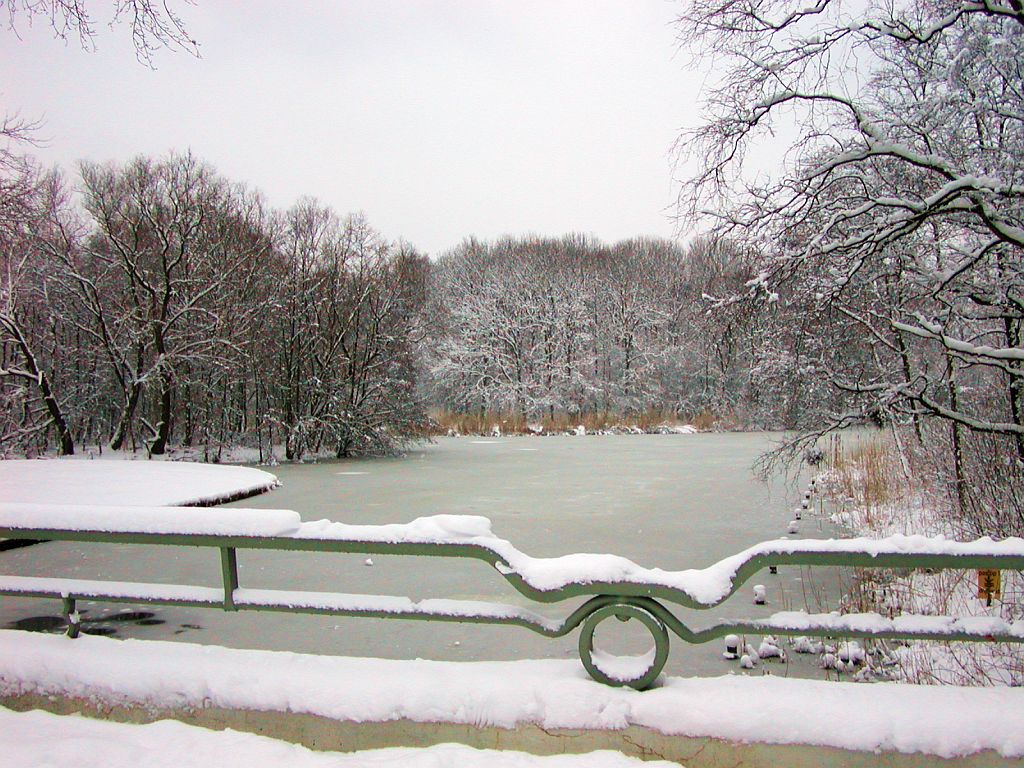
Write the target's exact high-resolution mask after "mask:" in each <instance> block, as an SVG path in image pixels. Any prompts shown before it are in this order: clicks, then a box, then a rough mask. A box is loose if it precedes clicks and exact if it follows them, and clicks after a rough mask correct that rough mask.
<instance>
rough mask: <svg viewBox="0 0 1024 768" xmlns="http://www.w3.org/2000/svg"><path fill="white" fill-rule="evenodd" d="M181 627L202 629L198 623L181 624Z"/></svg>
mask: <svg viewBox="0 0 1024 768" xmlns="http://www.w3.org/2000/svg"><path fill="white" fill-rule="evenodd" d="M181 628H182V629H202V627H201V626H199V625H198V624H182V625H181Z"/></svg>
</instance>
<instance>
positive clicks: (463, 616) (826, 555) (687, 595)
mask: <svg viewBox="0 0 1024 768" xmlns="http://www.w3.org/2000/svg"><path fill="white" fill-rule="evenodd" d="M0 537H7V538H12V539H40V540H61V541H92V542H108V543H130V544H164V545H188V546H203V547H213V548H217V549H219V550H220V554H221V567H222V568H221V570H222V577H223V586H222V588H219V589H218V588H210V587H197V586H185V585H165V584H143V583H136V582H108V581H84V580H79V579H64V578H40V577H25V576H0V594H3V595H18V596H31V597H50V598H59V599H62V600H63V601H64V612H65V615H66V616H67V620H68V634H69V635H70V636H72V637H75V636H77V635H78V632H79V619H78V614H77V611H76V608H75V607H76V601H77V600H80V599H89V600H106V601H115V602H143V603H158V604H173V605H187V606H197V607H215V608H222V609H224V610H228V611H237V610H268V611H290V612H297V613H325V614H334V615H342V616H368V617H379V618H406V619H426V620H435V621H459V622H475V623H483V624H509V625H516V626H522V627H526V628H528V629H530V630H532V631H534V632H537V633H539V634H541V635H545V636H547V637H561V636H564V635H567V634H568V633H570V632H572V631H573V630H574V629H575V628H576V627H578V626H581V625H582V629H581V631H580V639H579V650H580V659H581V661H582V662H583V665H584V667H586V669H587V671H588V672H589V673H590V675H591V676H592V677H593V678H594V679H595V680H598V681H600V682H603V683H606V684H609V685H629V686H632V687H634V688H638V689H643V688H646V687H648V686H650V685H651V684H652V683H653V682H654V680H655V679H657V677H658V675H659V674H660V673H661V670H662V668H663V667H664V665H665V661H666V660H667V658H668V652H669V630H671V631H672V632H673V633H674V634H676V635H677V636H678V637H680V638H681V639H683V640H684V641H687V642H692V643H703V642H707V641H709V640H712V639H714V638H718V637H723V636H725V635H728V634H732V633H743V632H771V633H773V634H780V635H807V634H820V635H827V636H829V637H864V636H871V637H879V638H882V637H884V638H904V639H942V640H969V641H998V642H1024V621H1018V622H1006V621H1002V620H1001V619H998V618H989V617H975V618H970V617H968V618H955V617H949V616H912V615H905V616H898V617H895V618H891V619H890V618H886V617H883V616H881V615H879V614H873V613H868V614H847V615H840V614H837V613H829V614H808V613H804V612H797V611H788V612H783V613H777V614H775V615H774V616H771V617H769V618H768V619H757V620H736V621H729V622H724V623H719V624H716V625H714V626H711V627H708V628H705V629H702V630H700V631H694V630H691V629H690V628H688V627H687V626H686V625H685V624H683V623H682V622H681V621H680V620H679V619H678V618H677V617H676V616H675V615H674V614H673V613H672V612H671V611H670V610H669V609H668V608H666V607H665V605H663V603H665V602H668V603H675V604H677V605H681V606H685V607H688V608H711V607H713V606H716V605H719V604H720V603H722V602H723V601H724V600H726V599H727V598H728V597H729V596H730V595H732V594H733V593H735V592H736V590H737V589H739V587H740V586H742V585H743V584H744V583H745V582H746V581H747V580H748V579H749V578H750V577H751V576H752V575H753V574H754V573H756V572H757V571H759V570H761V569H763V568H766V567H770V566H778V565H829V566H853V567H861V568H879V567H881V568H932V569H941V568H949V569H974V568H978V569H982V568H985V569H1006V570H1024V539H1019V538H1010V539H1004V540H1002V541H993V540H991V539H978V540H977V541H973V542H955V541H950V540H947V539H945V538H942V537H938V538H928V537H924V536H892V537H889V538H884V539H865V538H858V539H841V540H791V539H780V540H777V541H768V542H763V543H761V544H757V545H755V546H753V547H750V548H749V549H747V550H745V551H743V552H740V553H738V554H736V555H733V556H732V557H728V558H726V559H724V560H721V561H719V562H717V563H715V564H713V565H711V566H709V567H707V568H703V569H688V570H682V571H666V570H662V569H658V568H644V567H642V566H639V565H637V564H636V563H634V562H632V561H631V560H628V559H626V558H623V557H618V556H615V555H598V554H572V555H564V556H562V557H554V558H535V557H531V556H529V555H527V554H525V553H523V552H521V551H519V550H518V549H516V547H515V546H513V545H512V544H511V543H510V542H509V541H507V540H505V539H501V538H499V537H497V536H495V535H494V534H493V533H492V531H491V524H490V521H489V520H488V519H487V518H485V517H478V516H474V515H435V516H432V517H421V518H417V519H416V520H413V521H412V522H410V523H405V524H392V525H348V524H345V523H337V522H331V521H328V520H320V521H315V522H305V523H303V522H301V521H300V519H299V516H298V515H297V514H296V513H295V512H292V511H289V510H255V509H254V510H243V509H203V510H196V509H193V508H187V507H182V508H175V507H132V508H125V507H98V506H87V505H75V506H68V505H52V506H51V505H42V504H11V503H7V504H3V503H0ZM238 549H276V550H293V551H295V550H298V551H312V552H347V553H362V554H387V555H416V556H427V557H467V558H473V559H478V560H483V561H484V562H487V563H489V564H490V565H492V566H493V567H494V568H495V570H496V571H497V572H498V573H499V574H500V575H501V576H502V577H503V578H504V579H505V580H506V581H507V582H508V583H509V584H511V585H512V586H513V587H514V588H515V589H516V590H517V591H519V592H520V593H522V594H523V595H525V596H526V597H529V598H531V599H533V600H536V601H538V602H545V603H553V602H559V601H562V600H566V599H569V598H573V597H589V598H590V599H589V600H588V601H587V602H585V603H584V604H583V605H581V606H580V607H578V608H577V609H576V610H575V611H573V612H572V613H571V614H570V615H569V616H568V617H566V618H565V619H564V620H562V621H557V620H553V619H548V618H546V617H543V616H540V615H538V614H536V613H534V612H532V611H530V610H527V609H524V608H520V607H518V606H512V605H503V604H500V603H488V602H480V601H465V600H446V599H426V600H419V601H413V600H411V599H409V598H407V597H399V596H382V595H353V594H344V593H335V592H296V591H285V590H272V589H251V588H246V587H241V586H240V585H239V580H238V566H237V559H236V552H237V550H238ZM611 616H615V617H616V618H619V619H621V620H624V621H628V620H631V619H635V620H637V621H638V622H639V623H641V624H643V625H644V626H645V627H646V628H647V630H648V631H649V632H650V634H651V636H652V638H653V640H654V647H653V648H652V649H651V651H650V652H649V653H647V654H646V655H642V656H637V657H616V656H612V655H611V654H608V653H605V652H602V651H600V650H595V648H594V643H593V636H594V631H595V629H596V628H597V625H598V624H600V623H601V622H602V621H604V620H605V619H607V618H609V617H611Z"/></svg>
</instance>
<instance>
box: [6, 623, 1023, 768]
mask: <svg viewBox="0 0 1024 768" xmlns="http://www.w3.org/2000/svg"><path fill="white" fill-rule="evenodd" d="M140 670H145V673H142V672H140ZM0 694H2V695H9V696H10V695H18V694H39V695H43V696H49V695H62V694H64V695H69V696H73V697H80V698H85V699H90V700H93V701H99V702H102V703H105V704H110V705H129V706H131V705H135V706H142V707H156V708H191V707H197V708H198V707H207V706H212V707H221V708H225V709H240V710H263V711H280V712H294V713H308V714H313V715H320V716H323V717H327V718H332V719H335V720H347V721H354V722H390V721H396V720H402V719H406V720H411V721H414V722H447V723H462V724H469V725H473V726H477V727H486V726H496V727H502V728H514V727H516V726H517V725H521V724H535V725H538V726H540V727H542V728H546V729H554V728H568V729H603V730H613V729H621V728H625V727H628V726H631V725H634V726H639V727H642V728H647V729H651V730H653V731H657V732H659V733H662V734H666V735H679V736H690V737H710V738H717V739H724V740H727V741H734V742H762V743H769V744H807V745H813V746H825V747H836V748H840V749H850V750H860V751H870V752H876V751H896V752H901V753H907V754H912V753H923V754H926V755H934V756H939V757H956V756H963V755H969V754H974V753H977V752H981V751H983V750H994V751H996V752H998V753H999V754H1001V755H1002V756H1004V757H1009V758H1019V757H1022V756H1024V706H1022V705H1024V691H1021V690H1020V689H1016V688H955V687H944V686H903V685H899V684H895V683H881V684H874V685H857V684H853V683H835V682H819V681H810V680H794V679H785V678H781V677H775V676H771V677H745V676H725V677H719V678H712V679H706V678H675V677H673V678H667V679H665V680H664V682H663V685H661V686H660V687H658V688H655V689H652V690H649V691H646V692H643V693H639V692H636V691H633V690H627V689H617V688H609V687H606V686H603V685H601V684H599V683H595V682H593V681H591V680H589V679H588V678H587V677H586V675H585V673H584V672H583V670H581V669H580V667H579V665H578V664H577V663H576V662H575V661H562V660H531V661H516V662H438V661H423V660H417V661H395V660H385V659H353V658H345V657H327V656H314V655H305V654H295V653H286V652H275V651H247V650H232V649H227V648H221V647H216V646H197V645H187V644H182V643H167V642H154V641H138V640H125V641H118V640H111V639H107V638H99V637H81V638H79V639H78V640H74V641H71V640H68V639H67V638H64V637H57V636H47V635H37V634H29V633H24V632H16V631H0ZM925 713H926V714H925ZM840 723H841V724H842V726H841V727H837V724H840ZM992 723H998V724H999V727H998V728H994V727H992Z"/></svg>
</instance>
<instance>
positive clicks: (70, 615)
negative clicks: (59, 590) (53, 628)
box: [61, 595, 82, 639]
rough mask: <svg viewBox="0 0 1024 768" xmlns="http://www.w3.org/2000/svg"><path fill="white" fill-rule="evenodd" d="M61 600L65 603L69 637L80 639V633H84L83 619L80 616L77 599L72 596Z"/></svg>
mask: <svg viewBox="0 0 1024 768" xmlns="http://www.w3.org/2000/svg"><path fill="white" fill-rule="evenodd" d="M61 599H62V600H63V602H64V617H65V618H66V619H67V621H68V629H67V635H68V637H70V638H72V639H74V638H76V637H78V635H79V633H80V632H81V631H82V619H81V617H80V616H79V615H78V609H77V606H76V604H75V598H73V597H71V596H70V595H65V596H64V597H62V598H61Z"/></svg>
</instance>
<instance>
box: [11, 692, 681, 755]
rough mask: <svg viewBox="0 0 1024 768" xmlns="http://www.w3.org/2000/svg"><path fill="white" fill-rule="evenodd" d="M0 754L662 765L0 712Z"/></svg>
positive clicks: (612, 753) (75, 716)
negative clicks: (329, 747) (306, 741)
mask: <svg viewBox="0 0 1024 768" xmlns="http://www.w3.org/2000/svg"><path fill="white" fill-rule="evenodd" d="M0 734H2V735H0V752H2V754H3V764H4V766H5V768H39V767H40V766H62V765H74V766H76V767H77V768H138V766H146V768H190V767H191V766H217V767H218V768H233V767H234V766H237V767H238V768H252V766H288V768H399V766H401V768H640V766H649V767H650V768H660V767H662V766H664V768H668V767H669V766H675V763H667V762H664V761H660V760H659V761H657V762H642V761H640V760H638V759H636V758H632V757H626V756H625V755H622V754H619V753H618V752H612V751H608V750H604V751H600V752H590V753H587V754H582V755H551V756H548V757H538V756H536V755H529V754H526V753H524V752H507V751H497V750H493V749H474V748H472V747H467V746H463V745H461V744H439V745H436V746H433V747H426V748H420V749H410V748H392V749H371V750H364V751H360V752H353V753H332V752H313V751H312V750H309V749H307V748H306V747H303V746H301V745H298V744H289V743H287V742H284V741H276V740H275V739H269V738H266V737H264V736H256V735H254V734H251V733H240V732H238V731H231V730H226V731H210V730H207V729H205V728H199V727H196V726H190V725H184V724H182V723H179V722H176V721H174V720H161V721H159V722H156V723H150V724H148V725H132V724H126V723H111V722H105V721H102V720H92V719H89V718H85V717H80V716H78V715H67V716H60V715H52V714H50V713H48V712H22V713H19V712H12V711H10V710H7V709H4V708H2V707H0Z"/></svg>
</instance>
